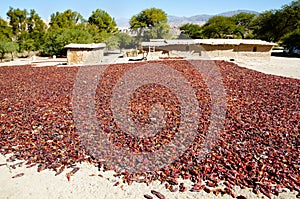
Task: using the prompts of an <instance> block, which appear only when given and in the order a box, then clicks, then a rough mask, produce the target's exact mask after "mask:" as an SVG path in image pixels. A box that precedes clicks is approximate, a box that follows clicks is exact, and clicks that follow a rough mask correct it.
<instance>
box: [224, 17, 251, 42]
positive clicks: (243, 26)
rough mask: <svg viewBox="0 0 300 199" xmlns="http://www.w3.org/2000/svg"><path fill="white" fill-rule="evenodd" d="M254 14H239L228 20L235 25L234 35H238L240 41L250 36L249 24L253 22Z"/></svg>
mask: <svg viewBox="0 0 300 199" xmlns="http://www.w3.org/2000/svg"><path fill="white" fill-rule="evenodd" d="M254 17H255V14H251V13H246V12H241V13H239V14H236V15H233V16H232V17H230V20H232V21H233V23H234V24H235V25H236V27H235V29H234V33H237V34H240V35H241V37H242V39H244V38H245V36H246V35H249V34H250V29H251V23H252V21H253V20H254Z"/></svg>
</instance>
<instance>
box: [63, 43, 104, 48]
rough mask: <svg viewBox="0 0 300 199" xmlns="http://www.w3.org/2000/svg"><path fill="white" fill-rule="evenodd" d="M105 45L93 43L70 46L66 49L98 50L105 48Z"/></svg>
mask: <svg viewBox="0 0 300 199" xmlns="http://www.w3.org/2000/svg"><path fill="white" fill-rule="evenodd" d="M105 46H106V44H105V43H92V44H68V45H66V46H65V48H85V49H97V48H105Z"/></svg>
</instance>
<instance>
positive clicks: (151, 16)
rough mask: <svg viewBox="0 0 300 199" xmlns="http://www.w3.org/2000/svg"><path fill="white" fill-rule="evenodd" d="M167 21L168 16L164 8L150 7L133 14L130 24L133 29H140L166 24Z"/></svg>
mask: <svg viewBox="0 0 300 199" xmlns="http://www.w3.org/2000/svg"><path fill="white" fill-rule="evenodd" d="M167 22H168V16H167V14H166V13H165V12H164V11H163V10H162V9H159V8H149V9H145V10H143V11H141V12H140V13H139V14H137V15H133V16H132V17H131V19H130V22H129V24H130V28H131V29H138V28H145V27H148V28H149V27H154V26H156V25H158V24H165V23H167Z"/></svg>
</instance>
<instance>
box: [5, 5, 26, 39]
mask: <svg viewBox="0 0 300 199" xmlns="http://www.w3.org/2000/svg"><path fill="white" fill-rule="evenodd" d="M7 16H8V18H9V25H11V27H12V32H13V34H14V36H17V35H18V34H19V33H20V32H24V31H26V29H27V21H26V19H27V10H26V9H24V10H20V9H19V8H17V9H14V8H12V7H10V8H9V10H8V12H7Z"/></svg>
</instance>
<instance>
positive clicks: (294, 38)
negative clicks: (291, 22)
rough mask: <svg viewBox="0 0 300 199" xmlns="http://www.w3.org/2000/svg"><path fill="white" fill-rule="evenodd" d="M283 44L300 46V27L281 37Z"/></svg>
mask: <svg viewBox="0 0 300 199" xmlns="http://www.w3.org/2000/svg"><path fill="white" fill-rule="evenodd" d="M281 44H282V45H283V46H299V47H300V28H298V29H296V30H294V31H292V32H290V33H287V34H285V35H284V36H283V37H282V38H281Z"/></svg>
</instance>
